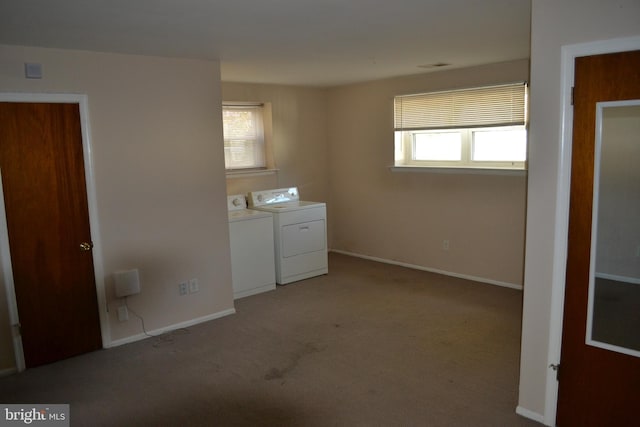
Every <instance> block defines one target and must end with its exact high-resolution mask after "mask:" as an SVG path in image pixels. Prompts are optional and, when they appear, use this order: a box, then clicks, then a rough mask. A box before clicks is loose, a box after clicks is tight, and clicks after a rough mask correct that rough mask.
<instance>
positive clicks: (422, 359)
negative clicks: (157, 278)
mask: <svg viewBox="0 0 640 427" xmlns="http://www.w3.org/2000/svg"><path fill="white" fill-rule="evenodd" d="M329 260H330V261H329V262H330V264H329V275H327V276H322V277H316V278H312V279H308V280H305V281H301V282H297V283H292V284H289V285H286V286H282V287H278V289H277V290H275V291H272V292H268V293H265V294H260V295H255V296H252V297H248V298H244V299H241V300H237V301H236V309H237V314H235V315H233V316H228V317H225V318H222V319H218V320H214V321H211V322H207V323H204V324H201V325H197V326H194V327H191V328H189V329H187V330H178V331H175V332H173V333H169V334H165V335H163V336H160V337H157V338H149V339H147V340H144V341H140V342H136V343H133V344H129V345H125V346H121V347H117V348H113V349H108V350H102V351H98V352H94V353H90V354H86V355H82V356H79V357H75V358H72V359H68V360H64V361H60V362H57V363H54V364H51V365H47V366H42V367H38V368H34V369H31V370H28V371H26V372H24V373H22V374H19V375H13V376H10V377H6V378H2V379H0V402H2V403H69V404H70V405H71V421H72V425H73V426H465V427H467V426H492V427H494V426H537V425H539V424H537V423H535V422H533V421H530V420H526V419H524V418H522V417H519V416H518V415H516V414H515V408H516V405H517V389H518V363H519V348H520V318H521V298H522V293H521V292H519V291H516V290H512V289H506V288H500V287H496V286H491V285H485V284H480V283H475V282H469V281H465V280H460V279H454V278H450V277H445V276H440V275H436V274H431V273H427V272H422V271H415V270H410V269H406V268H402V267H397V266H391V265H386V264H381V263H376V262H372V261H367V260H362V259H358V258H353V257H348V256H345V255H338V254H330V258H329ZM130 321H136V319H135V318H132V319H131V320H130Z"/></svg>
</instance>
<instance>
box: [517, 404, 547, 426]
mask: <svg viewBox="0 0 640 427" xmlns="http://www.w3.org/2000/svg"><path fill="white" fill-rule="evenodd" d="M516 414H518V415H521V416H523V417H525V418H529V419H530V420H533V421H537V422H539V423H544V416H543V415H542V414H539V413H537V412H533V411H530V410H528V409H527V408H523V407H522V406H518V407H517V408H516Z"/></svg>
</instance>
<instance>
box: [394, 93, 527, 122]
mask: <svg viewBox="0 0 640 427" xmlns="http://www.w3.org/2000/svg"><path fill="white" fill-rule="evenodd" d="M394 106H395V122H394V123H395V124H394V126H395V130H397V131H402V130H428V129H448V128H449V129H452V128H469V127H483V126H513V125H522V124H525V121H526V84H525V83H517V84H509V85H501V86H488V87H479V88H472V89H460V90H452V91H445V92H431V93H420V94H414V95H403V96H397V97H395V99H394Z"/></svg>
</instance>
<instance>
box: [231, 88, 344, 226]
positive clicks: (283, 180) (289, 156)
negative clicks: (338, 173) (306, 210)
mask: <svg viewBox="0 0 640 427" xmlns="http://www.w3.org/2000/svg"><path fill="white" fill-rule="evenodd" d="M222 99H223V101H228V102H229V101H242V102H264V103H270V105H271V116H272V148H273V156H274V161H275V167H276V168H277V169H278V171H277V173H275V174H272V175H262V176H253V177H249V178H240V177H233V178H228V179H227V192H228V193H229V194H245V193H247V192H249V191H256V190H265V189H270V188H280V187H290V186H297V187H299V189H300V195H301V198H302V199H304V200H313V201H319V202H327V201H328V198H329V194H328V185H327V162H328V159H327V94H326V90H325V89H319V88H310V87H299V86H283V85H266V84H248V83H226V82H223V83H222ZM331 222H332V219H329V224H331Z"/></svg>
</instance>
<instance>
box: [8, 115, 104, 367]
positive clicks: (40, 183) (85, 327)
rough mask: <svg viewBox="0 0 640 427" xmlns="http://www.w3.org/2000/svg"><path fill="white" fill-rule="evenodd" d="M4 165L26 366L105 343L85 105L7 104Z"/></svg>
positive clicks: (50, 360)
mask: <svg viewBox="0 0 640 427" xmlns="http://www.w3.org/2000/svg"><path fill="white" fill-rule="evenodd" d="M0 171H1V173H2V185H3V189H4V202H5V209H6V217H7V228H8V235H9V236H8V237H9V246H10V250H11V264H12V269H13V277H14V284H15V292H16V299H17V304H18V316H19V318H20V324H21V333H22V345H23V351H24V355H25V365H26V367H27V368H29V367H34V366H38V365H42V364H45V363H50V362H53V361H56V360H60V359H63V358H67V357H70V356H74V355H77V354H81V353H85V352H88V351H92V350H96V349H99V348H101V346H102V340H101V334H100V321H99V315H98V304H97V298H96V287H95V277H94V269H93V259H92V254H91V249H90V247H91V232H90V229H89V213H88V206H87V195H86V185H85V174H84V161H83V148H82V133H81V128H80V113H79V106H78V104H60V103H18V102H2V103H0ZM82 243H89V246H86V245H85V247H84V249H83V248H81V244H82Z"/></svg>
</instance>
